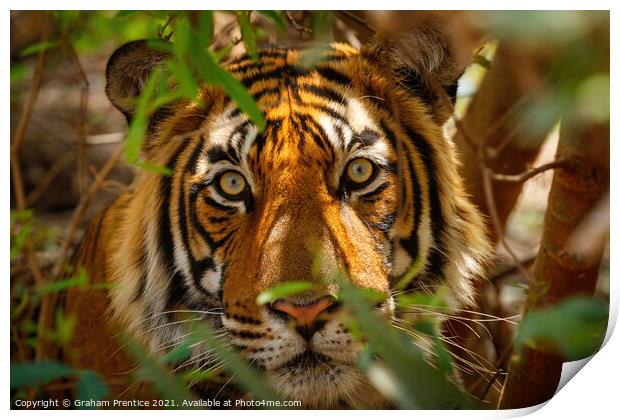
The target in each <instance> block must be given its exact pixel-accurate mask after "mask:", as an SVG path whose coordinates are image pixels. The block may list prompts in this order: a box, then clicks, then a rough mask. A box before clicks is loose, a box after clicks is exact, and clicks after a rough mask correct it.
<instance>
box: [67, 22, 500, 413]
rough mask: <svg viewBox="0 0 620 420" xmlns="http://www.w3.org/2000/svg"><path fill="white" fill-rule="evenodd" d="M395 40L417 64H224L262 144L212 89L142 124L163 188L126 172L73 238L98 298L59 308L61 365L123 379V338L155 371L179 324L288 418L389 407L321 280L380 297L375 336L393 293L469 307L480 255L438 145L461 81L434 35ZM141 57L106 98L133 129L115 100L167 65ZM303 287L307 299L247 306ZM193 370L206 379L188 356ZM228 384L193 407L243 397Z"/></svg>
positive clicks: (361, 52)
mask: <svg viewBox="0 0 620 420" xmlns="http://www.w3.org/2000/svg"><path fill="white" fill-rule="evenodd" d="M409 37H410V38H409V39H411V40H412V42H413V44H415V45H416V46H417V47H416V50H415V54H409V55H407V54H404V53H403V52H402V50H401V49H399V48H398V47H397V46H395V45H394V43H393V42H390V41H389V40H377V41H376V42H372V43H369V44H368V45H366V46H363V47H360V48H355V47H353V46H351V45H348V44H344V43H332V44H329V45H326V46H325V47H324V48H322V49H319V50H317V49H316V48H314V47H312V46H302V47H288V48H279V47H275V46H273V47H266V48H263V49H260V50H259V51H258V53H257V55H256V56H253V57H250V56H248V55H247V54H246V55H243V56H241V57H238V58H234V59H232V60H230V61H229V62H228V63H226V65H225V69H226V71H227V72H229V73H230V74H232V75H233V76H234V77H235V78H236V80H238V81H240V82H241V83H242V84H243V86H245V88H247V90H248V92H249V93H250V94H251V96H252V97H253V98H254V100H255V101H256V104H257V106H258V107H259V108H260V110H261V111H262V113H263V115H264V121H265V127H264V129H263V130H259V128H258V127H257V125H256V123H255V122H254V121H253V120H251V119H250V118H249V117H248V116H247V115H246V114H245V113H244V112H242V111H241V110H240V108H239V107H238V105H237V103H236V102H235V101H233V100H232V99H231V98H230V97H229V96H228V95H227V93H226V92H225V90H223V89H222V88H220V87H217V86H213V85H209V84H208V83H204V84H202V85H201V86H200V90H199V94H198V97H197V98H196V100H194V101H189V100H185V99H179V100H178V101H176V102H174V103H172V104H170V105H168V106H165V107H163V108H161V109H160V110H158V111H157V112H156V113H154V114H153V115H151V117H150V119H149V121H148V129H147V135H146V137H145V140H144V142H143V144H142V150H141V153H142V155H143V156H144V159H145V160H147V161H149V162H153V163H155V164H158V165H162V166H165V167H167V168H169V169H170V170H171V174H169V175H162V174H160V173H158V172H152V171H140V172H139V173H138V174H137V175H136V177H135V180H134V181H133V183H132V185H131V186H130V187H129V188H128V190H127V191H126V192H124V193H122V194H121V195H120V196H119V197H118V198H117V199H116V200H115V201H114V202H113V203H112V204H111V205H110V206H109V207H108V208H107V209H105V210H104V211H103V212H102V213H101V214H100V215H99V216H97V217H96V218H95V219H94V220H93V221H92V222H91V224H90V227H89V229H88V230H87V232H86V233H85V235H84V238H83V240H82V242H81V244H80V246H79V249H78V251H77V253H76V264H77V265H81V266H83V267H85V270H86V272H87V273H88V276H89V282H91V283H92V284H98V283H103V282H105V283H106V284H110V285H111V286H110V287H109V288H105V287H102V288H94V287H93V288H88V289H81V290H71V291H70V292H69V293H68V295H67V300H66V305H67V310H68V311H69V312H70V313H73V314H75V318H76V319H77V325H76V327H75V332H74V338H73V344H72V347H73V348H74V349H77V353H75V354H74V355H73V359H72V363H73V365H74V366H80V367H87V368H90V369H93V370H95V371H97V372H100V373H102V374H103V375H105V376H106V378H108V377H116V378H118V375H119V374H122V373H125V374H126V373H127V372H131V371H132V370H135V369H136V367H135V363H134V362H133V361H132V359H131V358H130V357H129V356H128V355H127V352H126V351H125V348H124V346H123V345H122V343H121V341H120V340H119V338H118V337H119V336H121V335H123V334H125V335H126V334H129V335H130V336H131V337H134V338H135V339H136V340H138V341H139V342H140V343H143V344H144V346H145V348H146V349H147V350H148V352H149V354H151V355H152V356H153V357H155V358H161V357H162V355H163V354H165V353H166V352H167V351H170V350H171V349H173V348H175V346H176V345H178V344H179V343H181V342H182V341H183V339H184V337H187V336H188V334H190V332H189V331H188V329H187V326H186V324H185V323H184V322H183V320H184V319H185V318H183V317H184V316H186V315H188V314H190V316H191V317H192V318H193V319H198V320H200V322H204V323H205V325H208V326H209V328H210V329H211V330H212V331H214V332H216V333H217V335H218V336H219V337H221V338H222V339H223V340H224V341H225V342H226V343H228V344H229V345H230V346H232V347H233V348H234V349H236V350H237V351H239V354H240V355H241V356H242V357H243V358H244V359H245V360H246V361H248V362H249V363H250V364H251V365H252V366H254V367H255V368H256V369H257V370H258V371H259V372H261V375H263V376H264V377H265V378H266V379H267V380H268V382H269V384H270V385H271V386H272V387H273V389H274V390H275V391H277V393H278V395H280V396H281V397H282V398H284V399H288V400H296V401H301V402H302V404H303V407H305V408H314V409H317V408H318V409H333V408H388V407H391V406H392V405H391V402H390V401H389V399H387V398H386V397H385V396H384V395H382V393H381V392H379V391H380V390H377V389H375V387H374V385H373V383H372V382H371V381H370V380H369V378H368V377H367V376H366V375H364V374H363V373H362V372H361V371H360V370H359V369H358V368H357V367H356V360H357V358H358V356H359V354H360V352H361V351H362V347H363V346H362V344H361V343H360V342H359V340H356V339H354V337H353V335H352V333H351V332H350V331H349V330H348V329H347V326H346V325H345V323H344V322H343V319H342V314H343V311H344V309H343V307H342V303H341V302H340V300H338V299H337V298H336V297H337V296H338V292H339V286H338V284H337V283H335V282H333V281H327V282H326V281H324V279H325V278H327V276H328V274H329V273H330V272H333V271H334V270H337V271H340V272H342V273H344V276H345V278H346V281H348V282H350V284H352V285H354V286H356V287H360V288H366V289H371V290H374V291H377V292H379V293H381V294H382V295H383V296H385V298H384V301H383V302H382V303H381V304H379V305H377V306H376V307H375V309H374V311H377V313H379V314H380V315H381V316H383V317H385V318H387V319H392V318H393V317H397V316H398V313H397V311H395V309H394V294H395V290H396V284H397V283H399V282H401V281H402V279H403V278H405V279H408V280H407V281H408V286H407V287H408V288H409V289H410V290H415V289H416V288H421V289H422V290H425V291H432V290H436V288H437V287H444V288H445V289H447V290H448V295H447V297H446V300H447V301H448V302H449V303H450V305H451V306H453V307H454V308H466V307H475V301H476V294H477V289H478V287H479V284H480V281H481V280H480V279H481V278H482V276H483V273H484V270H485V264H486V261H488V259H489V255H490V253H491V251H490V245H489V240H488V239H487V233H486V227H485V221H484V218H483V216H482V215H481V213H480V212H479V210H478V209H477V208H476V207H475V206H474V205H473V204H472V203H471V201H470V199H469V197H468V195H467V193H466V191H465V188H464V186H463V180H462V179H461V177H460V175H459V160H458V155H457V151H456V149H455V145H454V144H453V143H452V141H451V140H449V139H447V138H446V136H444V131H443V129H442V126H443V124H444V123H445V122H446V120H447V119H448V118H449V117H450V115H451V114H452V109H451V107H452V105H453V103H454V100H455V97H456V90H457V85H458V79H459V77H460V75H461V74H462V72H463V69H464V67H465V65H466V63H460V62H458V60H457V54H455V53H454V52H453V50H452V48H453V47H452V45H451V44H450V42H449V41H448V40H447V37H446V36H445V35H444V34H443V33H441V32H439V31H438V30H435V29H432V28H431V29H429V28H422V29H420V30H417V31H412V33H410V34H409ZM149 45H151V44H149V43H148V42H147V41H146V40H139V41H133V42H130V43H127V44H125V45H124V46H122V47H120V48H119V49H118V50H116V52H114V53H113V55H112V56H111V58H110V59H109V61H108V64H107V70H106V76H107V86H106V92H107V95H108V97H109V99H110V101H111V102H112V104H113V105H114V106H115V107H116V108H118V109H119V110H120V111H121V112H122V113H123V114H124V115H125V116H126V117H127V120H128V121H132V118H133V117H134V116H135V113H136V101H130V100H127V98H136V97H138V96H139V95H140V94H141V93H142V91H143V89H144V86H145V83H146V80H147V78H148V76H149V74H151V73H152V72H153V71H154V69H155V68H157V67H158V65H160V64H161V63H163V62H164V61H165V60H166V59H168V58H169V56H168V53H166V52H163V51H162V50H159V49H153V48H152V47H150V46H149ZM317 51H319V54H318V57H314V59H313V62H312V65H311V66H308V65H306V64H305V63H307V60H306V59H307V57H308V56H309V55H310V54H313V55H314V56H316V55H317ZM437 89H439V91H438V90H437ZM445 98H448V101H447V102H449V103H447V102H446V100H445ZM317 255H320V264H319V266H318V268H317V263H316V261H317V259H316V256H317ZM300 280H303V281H305V282H311V283H312V284H313V285H314V287H313V288H312V289H311V290H306V291H304V292H301V293H298V294H294V295H292V296H285V297H281V298H279V299H277V300H275V301H271V302H269V303H266V304H259V303H257V296H259V295H260V294H261V293H262V292H264V291H266V290H270V289H271V288H273V287H275V286H278V285H282V284H285V283H287V282H291V281H300ZM189 362H191V363H189V364H187V363H188V362H186V365H185V366H193V367H195V368H196V369H205V370H206V369H210V368H214V367H217V365H216V364H217V360H215V358H214V357H212V354H211V353H209V351H208V349H206V350H205V349H204V348H201V347H200V346H197V347H195V348H193V349H192V353H191V358H190V359H189ZM192 363H193V364H192ZM114 375H117V376H114ZM226 375H227V374H226V373H225V372H220V373H218V375H215V376H214V377H212V378H211V379H209V380H205V381H197V383H196V384H194V385H193V387H192V389H193V391H194V392H195V393H197V395H200V396H202V397H204V398H219V399H223V398H233V397H235V396H236V397H239V396H241V397H243V396H244V395H245V394H244V392H243V391H242V390H239V389H236V386H235V384H234V381H233V383H230V379H231V378H230V376H226ZM112 388H113V387H112ZM147 388H148V387H147ZM136 389H137V388H136ZM116 391H118V393H119V394H123V395H124V396H125V397H126V396H127V395H130V394H128V393H127V389H125V388H119V389H117V390H116ZM140 392H144V393H146V394H148V392H150V391H148V389H143V390H141V391H138V390H135V393H136V394H139V393H140Z"/></svg>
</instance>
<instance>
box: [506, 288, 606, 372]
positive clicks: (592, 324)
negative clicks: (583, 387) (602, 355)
mask: <svg viewBox="0 0 620 420" xmlns="http://www.w3.org/2000/svg"><path fill="white" fill-rule="evenodd" d="M608 311H609V309H608V307H607V305H605V304H603V303H601V302H599V301H596V300H594V299H588V298H583V297H581V298H571V299H568V300H565V301H563V302H561V303H559V304H558V305H555V306H553V307H549V308H546V309H539V310H534V311H530V312H528V313H527V314H526V315H525V317H524V318H523V321H522V322H521V326H520V327H519V332H518V333H517V336H516V338H515V349H516V350H517V351H520V350H521V349H522V347H523V346H524V345H529V346H532V347H538V346H540V345H546V344H551V345H553V346H555V347H557V348H558V349H559V350H560V351H561V352H562V353H563V355H564V356H565V357H566V360H567V361H572V360H579V359H583V358H585V357H588V356H591V355H592V354H594V353H595V352H596V351H598V350H599V349H600V347H601V345H602V342H603V338H604V337H605V331H606V328H607V317H608Z"/></svg>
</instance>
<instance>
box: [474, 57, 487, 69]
mask: <svg viewBox="0 0 620 420" xmlns="http://www.w3.org/2000/svg"><path fill="white" fill-rule="evenodd" d="M473 61H474V63H476V64H478V65H479V66H480V67H482V68H485V69H487V70H490V69H491V62H490V61H489V60H488V59H487V58H486V57H485V56H483V55H480V54H476V55H474V60H473Z"/></svg>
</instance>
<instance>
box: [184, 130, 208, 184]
mask: <svg viewBox="0 0 620 420" xmlns="http://www.w3.org/2000/svg"><path fill="white" fill-rule="evenodd" d="M204 143H205V138H204V137H203V136H202V134H201V135H200V140H199V141H198V146H196V148H194V151H193V152H192V155H191V156H190V158H189V160H188V161H187V165H186V168H187V171H188V172H189V173H190V174H192V175H195V174H196V166H197V165H198V159H199V158H200V156H201V155H202V149H203V145H204Z"/></svg>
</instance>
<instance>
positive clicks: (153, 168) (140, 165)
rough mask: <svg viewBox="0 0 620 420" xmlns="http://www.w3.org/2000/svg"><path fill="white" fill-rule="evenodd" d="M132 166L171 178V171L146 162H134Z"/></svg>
mask: <svg viewBox="0 0 620 420" xmlns="http://www.w3.org/2000/svg"><path fill="white" fill-rule="evenodd" d="M134 165H136V166H137V167H138V168H140V169H144V170H145V171H149V172H155V173H156V174H160V175H163V176H172V169H170V168H168V167H166V166H162V165H158V164H156V163H152V162H148V161H146V160H143V161H139V162H135V163H134Z"/></svg>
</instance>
